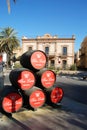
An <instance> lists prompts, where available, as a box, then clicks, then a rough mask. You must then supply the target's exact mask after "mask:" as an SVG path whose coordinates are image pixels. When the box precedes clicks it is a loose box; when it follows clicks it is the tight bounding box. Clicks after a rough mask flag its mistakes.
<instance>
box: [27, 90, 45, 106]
mask: <svg viewBox="0 0 87 130" xmlns="http://www.w3.org/2000/svg"><path fill="white" fill-rule="evenodd" d="M29 102H30V105H31V106H32V107H33V108H38V107H41V106H42V105H43V104H44V102H45V94H44V93H43V91H41V90H36V91H35V92H33V93H32V94H31V95H30V99H29Z"/></svg>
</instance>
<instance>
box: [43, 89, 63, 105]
mask: <svg viewBox="0 0 87 130" xmlns="http://www.w3.org/2000/svg"><path fill="white" fill-rule="evenodd" d="M45 95H46V103H47V104H49V105H53V104H57V103H59V102H61V100H62V98H63V95H64V92H63V89H62V88H61V87H52V88H50V89H45Z"/></svg>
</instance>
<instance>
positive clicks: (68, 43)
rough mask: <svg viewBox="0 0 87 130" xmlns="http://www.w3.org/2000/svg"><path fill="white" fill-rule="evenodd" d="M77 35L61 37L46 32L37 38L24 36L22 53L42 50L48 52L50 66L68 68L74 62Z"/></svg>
mask: <svg viewBox="0 0 87 130" xmlns="http://www.w3.org/2000/svg"><path fill="white" fill-rule="evenodd" d="M74 43H75V36H74V35H73V36H72V37H71V38H59V37H58V36H51V35H50V34H45V35H44V36H38V37H36V38H27V37H22V54H23V53H24V52H26V51H29V50H36V49H37V50H42V51H44V52H45V53H46V55H47V59H48V62H47V63H48V66H49V67H55V68H61V69H66V68H69V67H70V66H71V65H73V64H74Z"/></svg>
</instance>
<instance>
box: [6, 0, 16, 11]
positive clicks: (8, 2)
mask: <svg viewBox="0 0 87 130" xmlns="http://www.w3.org/2000/svg"><path fill="white" fill-rule="evenodd" d="M13 1H14V3H15V2H16V0H13ZM7 6H8V12H9V13H10V0H7Z"/></svg>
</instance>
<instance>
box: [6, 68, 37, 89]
mask: <svg viewBox="0 0 87 130" xmlns="http://www.w3.org/2000/svg"><path fill="white" fill-rule="evenodd" d="M9 79H10V82H11V83H12V85H13V86H14V87H16V88H19V89H22V90H28V89H30V88H31V87H33V85H34V84H35V75H34V73H33V72H32V71H31V70H29V69H26V68H18V69H14V70H12V71H11V72H10V73H9Z"/></svg>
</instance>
